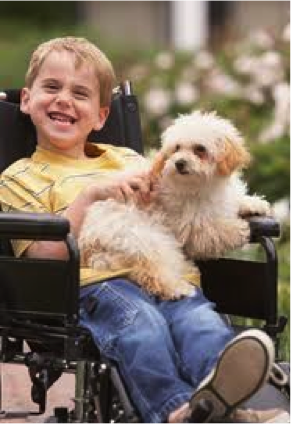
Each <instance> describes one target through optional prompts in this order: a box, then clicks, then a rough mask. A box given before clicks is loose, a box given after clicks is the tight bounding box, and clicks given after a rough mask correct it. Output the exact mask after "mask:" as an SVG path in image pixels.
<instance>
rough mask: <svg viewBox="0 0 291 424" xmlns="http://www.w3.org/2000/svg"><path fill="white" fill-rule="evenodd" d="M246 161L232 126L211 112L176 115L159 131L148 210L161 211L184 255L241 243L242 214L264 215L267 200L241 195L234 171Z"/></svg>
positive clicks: (215, 252) (208, 254)
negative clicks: (153, 199) (154, 187)
mask: <svg viewBox="0 0 291 424" xmlns="http://www.w3.org/2000/svg"><path fill="white" fill-rule="evenodd" d="M249 161H250V155H249V153H248V152H247V150H246V148H245V146H244V140H243V138H242V136H241V135H240V133H239V132H238V130H237V129H236V128H235V127H234V126H233V125H232V123H231V122H230V121H228V120H226V119H223V118H221V117H218V116H217V115H216V113H214V112H212V113H202V112H200V111H197V112H194V113H192V114H190V115H184V116H181V117H179V118H178V119H176V120H175V122H174V123H173V125H172V126H170V127H169V128H167V129H166V131H165V132H164V133H163V134H162V149H161V152H160V153H159V155H158V158H157V160H156V163H155V164H154V169H155V170H156V171H155V172H158V173H160V177H159V183H158V195H157V203H156V205H155V206H154V210H155V211H156V210H162V211H163V212H164V215H163V217H164V221H163V222H164V224H166V225H167V226H168V227H169V228H171V229H172V231H173V232H174V234H175V236H176V238H177V239H178V240H179V241H180V242H181V244H182V245H183V247H184V250H185V252H186V254H187V255H188V256H189V257H191V258H194V259H198V258H213V257H218V256H220V255H222V254H224V253H225V252H227V251H228V250H232V249H235V248H237V247H240V246H242V245H243V244H245V243H247V242H248V240H249V225H248V223H247V221H246V220H244V219H242V218H243V217H245V216H248V215H254V214H258V215H269V214H270V206H269V204H268V202H267V201H265V200H264V199H262V198H260V197H258V196H249V195H247V186H246V184H245V183H244V182H243V181H242V180H241V178H240V176H239V174H238V171H239V170H240V169H241V168H243V167H245V166H247V165H248V163H249Z"/></svg>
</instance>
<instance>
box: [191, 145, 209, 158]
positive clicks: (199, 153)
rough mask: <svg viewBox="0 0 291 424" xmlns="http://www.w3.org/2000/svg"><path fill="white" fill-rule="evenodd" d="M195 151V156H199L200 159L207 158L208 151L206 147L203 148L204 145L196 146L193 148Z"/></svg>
mask: <svg viewBox="0 0 291 424" xmlns="http://www.w3.org/2000/svg"><path fill="white" fill-rule="evenodd" d="M193 151H194V153H195V155H197V156H199V157H205V155H206V153H207V150H206V148H205V147H204V146H202V144H196V145H195V146H194V147H193Z"/></svg>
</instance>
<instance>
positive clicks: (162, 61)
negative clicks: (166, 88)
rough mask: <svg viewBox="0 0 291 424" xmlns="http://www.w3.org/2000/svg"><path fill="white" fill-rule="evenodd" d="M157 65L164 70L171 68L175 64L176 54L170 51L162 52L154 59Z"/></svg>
mask: <svg viewBox="0 0 291 424" xmlns="http://www.w3.org/2000/svg"><path fill="white" fill-rule="evenodd" d="M154 62H155V64H156V66H157V67H158V68H160V69H163V70H165V71H166V70H169V69H171V68H172V67H173V66H174V63H175V56H174V55H173V54H172V53H170V52H166V51H164V52H160V53H158V54H157V56H156V58H155V60H154Z"/></svg>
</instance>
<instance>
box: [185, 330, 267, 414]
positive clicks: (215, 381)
mask: <svg viewBox="0 0 291 424" xmlns="http://www.w3.org/2000/svg"><path fill="white" fill-rule="evenodd" d="M274 359H275V352H274V346H273V343H272V340H271V339H270V337H269V336H267V335H266V334H265V333H264V332H263V331H260V330H247V331H244V332H243V333H241V334H240V335H239V336H237V337H235V338H234V339H233V340H232V341H231V342H230V343H229V344H228V345H227V346H226V347H225V349H224V350H223V351H222V352H221V354H220V356H219V358H218V361H217V364H216V366H215V368H214V369H213V370H212V372H211V373H210V374H209V375H208V376H207V377H206V378H205V379H204V380H203V381H202V382H201V384H200V385H199V387H198V388H197V390H196V392H195V393H194V394H193V396H192V398H191V399H190V403H189V405H190V408H191V411H192V412H193V418H194V417H195V409H196V407H197V406H198V404H199V402H201V401H202V400H204V401H206V402H207V403H208V404H209V403H211V406H212V411H211V413H210V415H209V416H208V418H207V421H209V420H213V419H215V418H217V419H219V418H222V417H226V416H229V415H230V414H231V413H232V412H233V411H234V410H235V409H236V408H237V407H238V406H239V405H240V404H241V403H243V402H245V401H246V400H247V399H249V398H250V397H251V396H253V395H254V394H255V393H256V392H257V391H258V390H259V389H260V388H261V387H262V385H263V384H264V383H265V382H266V380H267V379H268V377H269V373H270V370H271V367H272V365H273V362H274Z"/></svg>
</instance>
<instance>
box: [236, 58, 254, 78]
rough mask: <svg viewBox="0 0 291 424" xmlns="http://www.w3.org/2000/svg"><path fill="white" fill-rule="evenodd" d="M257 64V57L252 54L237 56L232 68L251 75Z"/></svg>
mask: <svg viewBox="0 0 291 424" xmlns="http://www.w3.org/2000/svg"><path fill="white" fill-rule="evenodd" d="M256 65H257V59H256V58H254V57H253V56H247V55H246V56H241V57H238V58H237V59H236V60H235V61H234V63H233V66H234V69H235V70H236V71H237V72H239V73H240V74H244V75H251V74H252V73H253V70H254V69H255V67H256Z"/></svg>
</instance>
